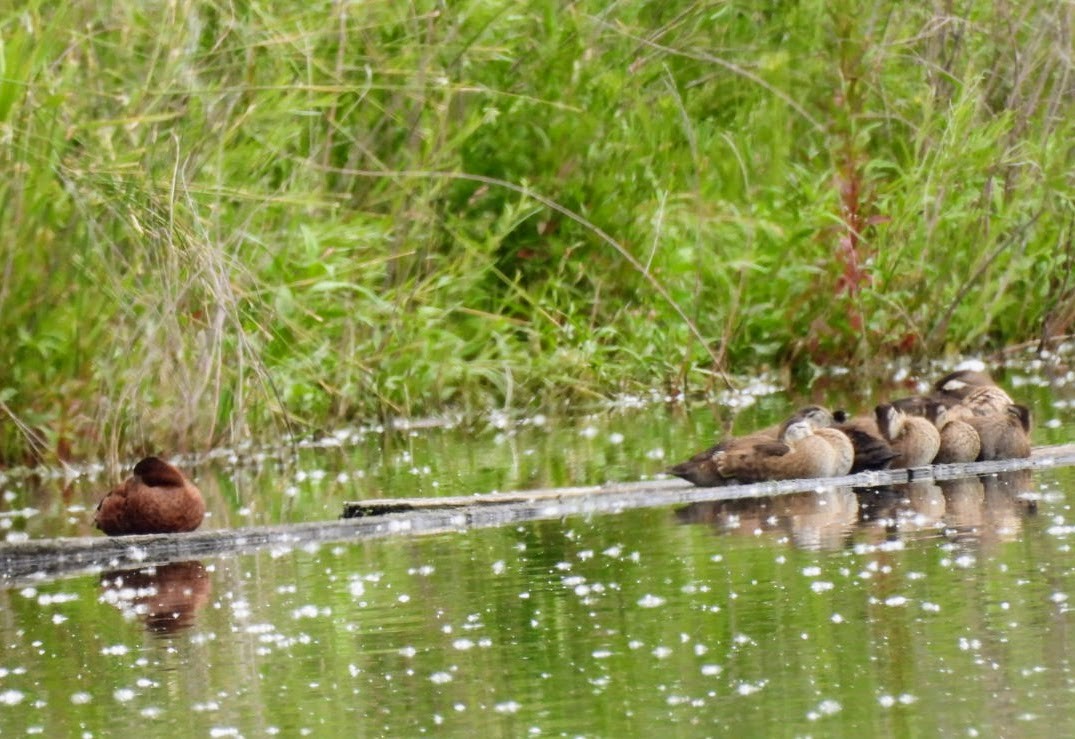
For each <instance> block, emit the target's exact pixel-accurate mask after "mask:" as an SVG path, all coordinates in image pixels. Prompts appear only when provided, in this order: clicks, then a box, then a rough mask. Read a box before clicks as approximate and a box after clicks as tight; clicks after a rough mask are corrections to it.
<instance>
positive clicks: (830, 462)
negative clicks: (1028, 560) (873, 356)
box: [668, 370, 1030, 487]
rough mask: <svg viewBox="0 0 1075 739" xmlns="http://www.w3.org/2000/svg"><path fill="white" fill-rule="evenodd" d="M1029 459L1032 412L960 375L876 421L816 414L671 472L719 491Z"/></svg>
mask: <svg viewBox="0 0 1075 739" xmlns="http://www.w3.org/2000/svg"><path fill="white" fill-rule="evenodd" d="M1029 456H1030V410H1029V409H1028V408H1027V407H1026V406H1024V405H1020V404H1018V403H1016V402H1015V401H1013V400H1012V399H1011V397H1010V396H1009V395H1008V394H1007V393H1006V392H1004V390H1002V389H1001V388H999V387H998V386H997V384H996V383H995V382H994V381H993V378H992V377H990V376H989V375H988V374H987V373H985V372H979V371H975V370H959V371H956V372H952V373H949V374H947V375H945V376H944V377H942V378H941V379H939V380H937V382H936V383H934V385H933V388H932V391H931V392H930V393H929V394H928V395H915V396H911V397H907V398H900V399H899V400H894V401H892V402H891V403H882V404H880V405H878V406H877V407H876V408H875V409H874V413H873V415H869V416H853V417H852V416H849V415H848V414H847V413H845V412H844V411H836V412H835V413H830V412H829V411H828V410H826V409H824V408H821V407H819V406H808V407H806V408H803V409H801V410H799V411H798V412H797V413H795V414H794V415H793V416H791V418H789V419H787V420H786V421H784V422H783V423H781V424H779V425H777V426H772V427H770V428H766V429H763V430H761V431H757V432H755V433H752V434H749V435H747V436H740V437H736V438H732V439H726V440H725V441H722V442H720V443H719V444H717V445H716V446H713V447H710V448H709V449H706V450H705V451H702V452H699V453H698V454H696V455H694V456H693V457H691V458H690V459H688V460H687V461H686V462H681V463H680V464H677V465H675V466H674V467H672V468H670V469H669V470H668V472H669V473H670V474H673V475H676V476H677V477H682V478H683V479H684V480H687V481H689V482H692V483H694V484H695V485H698V486H699V487H712V486H716V485H729V484H736V483H751V482H761V481H764V480H791V479H803V478H814V477H834V476H840V475H847V474H852V473H855V472H860V471H862V470H879V469H886V468H900V467H921V466H923V465H929V464H935V463H936V464H949V463H956V462H975V461H982V460H987V459H1014V458H1019V457H1029Z"/></svg>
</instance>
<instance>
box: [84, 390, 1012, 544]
mask: <svg viewBox="0 0 1075 739" xmlns="http://www.w3.org/2000/svg"><path fill="white" fill-rule="evenodd" d="M1028 456H1030V411H1029V410H1028V409H1027V407H1026V406H1023V405H1019V404H1017V403H1015V402H1014V401H1013V400H1012V399H1011V398H1010V397H1009V396H1008V394H1007V393H1006V392H1004V391H1003V390H1001V389H1000V388H999V387H997V385H996V383H994V382H993V379H992V378H991V377H990V376H989V375H988V374H986V373H984V372H976V371H971V370H961V371H958V372H952V373H951V374H948V375H945V376H944V377H942V378H941V379H940V380H938V381H937V383H936V384H935V385H934V386H933V391H932V392H931V393H930V394H929V395H924V396H922V395H919V396H913V397H909V398H902V399H900V400H896V401H893V402H891V403H882V404H881V405H879V406H877V408H876V409H875V411H874V414H873V416H856V417H849V416H848V415H847V414H846V413H844V412H843V411H837V412H836V413H830V412H829V411H827V410H825V409H824V408H821V407H818V406H809V407H806V408H803V409H802V410H800V411H798V412H797V413H795V415H793V416H792V417H791V418H789V419H787V420H786V421H784V422H783V423H782V424H779V425H777V426H773V427H771V428H767V429H763V430H762V431H758V432H755V433H753V434H749V435H747V436H741V437H738V438H733V439H727V440H725V441H722V442H721V443H719V444H717V445H716V446H714V447H711V448H709V449H706V450H705V451H704V452H700V453H698V454H696V455H694V456H693V457H691V458H690V459H689V460H687V461H686V462H683V463H681V464H677V465H676V466H674V467H672V468H671V469H670V470H669V472H670V473H671V474H673V475H677V476H679V477H682V478H683V479H685V480H689V481H690V482H692V483H694V484H695V485H699V486H703V487H708V486H714V485H728V484H733V483H749V482H760V481H763V480H789V479H802V478H813V477H835V476H840V475H846V474H850V473H853V472H859V471H861V470H876V469H884V468H886V467H920V466H922V465H927V464H932V463H935V462H936V463H949V462H974V461H977V460H984V459H1010V458H1015V457H1028ZM204 516H205V501H204V500H203V499H202V494H201V492H200V491H199V490H198V488H197V487H195V485H194V483H192V482H191V481H190V480H188V479H187V477H186V476H185V475H184V474H183V473H182V472H180V471H179V469H177V468H176V467H174V466H173V465H170V464H168V463H167V462H165V461H164V460H162V459H160V458H158V457H146V458H145V459H143V460H142V461H140V462H139V463H138V464H136V465H135V466H134V471H133V474H132V475H131V476H130V477H129V478H127V479H126V480H125V481H124V482H123V483H122V484H120V485H119V486H118V487H116V488H114V489H113V490H112V491H111V492H109V493H108V494H107V495H106V496H105V497H104V498H103V499H102V500H101V502H100V503H99V504H98V505H97V512H96V514H95V516H94V523H95V524H96V526H97V528H99V529H100V530H101V531H103V532H104V533H105V534H108V535H109V536H122V535H126V534H170V533H178V532H184V531H193V530H194V529H196V528H198V526H200V525H201V522H202V518H203V517H204Z"/></svg>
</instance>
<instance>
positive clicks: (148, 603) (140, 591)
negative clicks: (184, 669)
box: [101, 560, 212, 636]
mask: <svg viewBox="0 0 1075 739" xmlns="http://www.w3.org/2000/svg"><path fill="white" fill-rule="evenodd" d="M101 586H102V588H103V593H102V599H103V600H105V601H107V602H108V603H111V604H112V605H114V606H116V607H117V608H119V610H120V612H121V613H123V614H124V616H126V617H127V618H139V619H141V620H142V621H143V622H144V623H145V626H146V631H149V632H150V633H151V634H156V635H159V636H168V635H171V634H175V633H177V632H179V631H183V630H185V629H189V628H190V627H191V626H193V625H194V620H195V617H196V615H197V612H198V611H199V610H200V609H201V608H202V607H203V606H205V604H206V603H207V602H209V595H210V593H211V592H212V582H211V580H210V578H209V572H208V571H207V570H206V569H205V566H204V565H203V564H202V563H201V562H198V561H196V560H191V561H187V562H169V563H168V564H163V565H154V566H151V567H142V568H139V569H133V570H116V571H113V572H106V573H104V574H103V575H101Z"/></svg>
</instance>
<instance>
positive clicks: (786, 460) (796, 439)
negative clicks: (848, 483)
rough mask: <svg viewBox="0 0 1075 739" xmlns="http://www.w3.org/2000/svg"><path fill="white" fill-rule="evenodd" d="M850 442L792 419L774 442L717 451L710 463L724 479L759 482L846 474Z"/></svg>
mask: <svg viewBox="0 0 1075 739" xmlns="http://www.w3.org/2000/svg"><path fill="white" fill-rule="evenodd" d="M853 457H854V449H853V448H852V446H851V441H850V439H848V438H847V437H846V436H845V435H844V434H842V433H841V432H839V431H836V430H835V429H827V428H819V429H816V430H815V429H814V427H813V426H812V424H811V423H810V421H809V420H807V419H803V418H793V419H792V420H791V421H789V422H788V423H787V424H786V425H785V426H784V429H783V430H782V431H781V433H780V438H779V439H778V440H777V441H758V442H756V443H753V444H749V445H740V446H737V447H736V448H734V449H730V450H726V451H722V452H719V453H718V454H716V455H715V456H714V460H713V463H714V464H715V466H716V469H717V472H718V474H720V476H721V477H723V478H725V479H726V480H736V481H738V482H761V481H763V480H796V479H802V478H813V477H831V476H833V475H845V474H847V472H848V470H850V469H851V462H852V458H853Z"/></svg>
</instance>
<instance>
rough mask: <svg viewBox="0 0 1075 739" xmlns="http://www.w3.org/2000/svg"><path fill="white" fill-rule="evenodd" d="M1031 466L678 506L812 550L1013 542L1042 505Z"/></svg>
mask: <svg viewBox="0 0 1075 739" xmlns="http://www.w3.org/2000/svg"><path fill="white" fill-rule="evenodd" d="M1032 490H1033V473H1032V471H1031V470H1017V471H1014V472H1001V473H995V474H989V475H981V476H976V477H964V478H959V479H956V480H943V481H939V482H938V481H934V480H916V481H914V482H909V483H905V484H902V485H886V486H882V487H873V488H856V489H854V490H852V489H851V488H835V489H833V490H829V491H825V492H820V493H794V494H791V495H781V496H773V497H760V498H740V499H734V500H718V501H705V502H700V503H692V504H690V505H688V506H685V507H683V508H680V509H678V510H677V511H676V518H677V519H678V520H679V521H680V522H681V523H695V524H698V523H700V524H706V525H709V526H712V527H713V528H714V529H716V530H717V531H718V532H720V533H728V534H739V535H745V536H758V535H761V534H772V533H774V532H775V533H783V534H787V535H789V536H790V539H791V541H792V543H794V544H795V545H796V546H798V547H801V548H804V549H838V548H840V547H842V546H845V545H847V544H849V543H850V541H851V539H852V535H854V537H853V538H854V539H855V540H862V538H863V537H865V540H867V541H879V540H882V539H888V540H893V539H898V538H900V537H905V536H909V535H923V534H925V535H927V536H928V535H934V536H940V535H943V536H945V537H947V538H949V539H952V540H968V541H971V540H973V541H975V542H978V543H979V544H980V545H982V546H989V545H991V544H994V543H998V542H1005V541H1012V540H1014V539H1016V538H1018V536H1019V534H1020V533H1021V532H1022V528H1023V520H1024V518H1025V517H1026V516H1027V515H1032V514H1034V513H1036V511H1037V503H1036V501H1035V500H1033V496H1032V495H1030V493H1031V492H1032Z"/></svg>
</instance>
